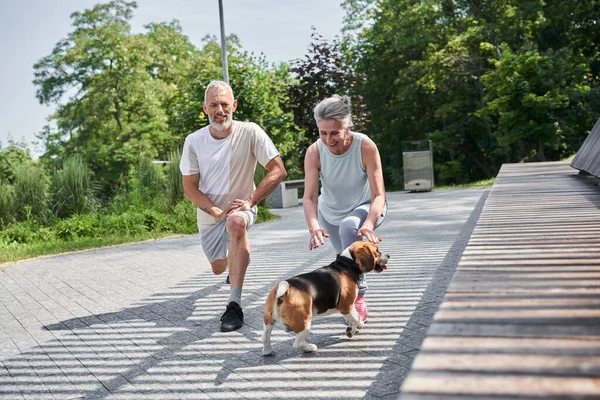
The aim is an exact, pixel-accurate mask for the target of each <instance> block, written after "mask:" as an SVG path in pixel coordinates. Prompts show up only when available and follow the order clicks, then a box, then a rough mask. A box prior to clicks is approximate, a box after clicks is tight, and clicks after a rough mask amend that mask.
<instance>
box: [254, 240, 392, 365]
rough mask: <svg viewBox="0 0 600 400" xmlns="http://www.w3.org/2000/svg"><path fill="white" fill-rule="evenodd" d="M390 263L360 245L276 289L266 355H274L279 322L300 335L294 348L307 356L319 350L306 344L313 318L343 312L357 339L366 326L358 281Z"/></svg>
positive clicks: (268, 306) (270, 299)
mask: <svg viewBox="0 0 600 400" xmlns="http://www.w3.org/2000/svg"><path fill="white" fill-rule="evenodd" d="M388 259H389V255H388V254H383V253H381V252H380V251H379V249H378V248H377V246H376V245H374V244H373V243H370V242H362V241H357V242H354V243H352V244H351V245H350V246H349V247H348V248H346V249H345V250H344V251H343V252H342V253H341V254H339V255H338V256H337V258H336V260H335V261H334V262H332V263H331V264H329V265H327V266H325V267H321V268H319V269H317V270H315V271H313V272H308V273H305V274H301V275H297V276H294V277H292V278H289V279H286V280H285V281H282V282H280V283H278V284H277V285H275V287H273V289H271V292H270V293H269V295H268V296H267V299H266V300H265V310H264V330H263V334H262V341H263V355H265V356H267V355H271V354H273V347H271V332H272V331H273V326H274V325H275V323H276V322H277V321H279V322H281V323H282V324H283V326H284V327H285V330H286V331H287V332H290V331H294V333H295V334H296V340H295V341H294V348H295V349H297V350H302V351H304V352H307V353H309V352H313V351H315V350H317V346H315V345H314V344H312V343H308V342H307V341H306V339H307V338H308V335H309V334H310V325H311V321H312V317H313V315H330V314H333V313H336V312H340V313H341V314H342V315H343V316H344V318H345V319H346V321H347V322H348V327H347V328H346V336H348V337H350V338H351V337H352V336H354V335H355V334H356V333H357V332H358V331H359V330H360V329H362V327H363V324H364V323H363V322H362V321H361V320H360V318H359V316H358V312H357V311H356V309H355V308H354V301H355V300H356V296H357V295H358V280H359V278H360V276H361V275H362V274H364V273H367V272H371V271H375V272H381V271H383V270H385V269H387V266H386V264H387V262H388Z"/></svg>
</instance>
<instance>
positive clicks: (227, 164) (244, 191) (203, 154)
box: [179, 121, 279, 222]
mask: <svg viewBox="0 0 600 400" xmlns="http://www.w3.org/2000/svg"><path fill="white" fill-rule="evenodd" d="M278 155H279V152H278V151H277V148H276V147H275V145H274V144H273V142H272V141H271V138H269V136H268V135H267V134H266V133H265V131H264V130H262V128H261V127H259V126H258V125H257V124H255V123H253V122H240V121H233V131H232V132H231V134H230V135H229V136H227V137H226V138H225V139H215V138H213V137H212V136H211V134H210V131H209V129H208V126H205V127H204V128H202V129H200V130H198V131H196V132H193V133H190V134H189V135H188V136H187V137H186V139H185V143H184V145H183V152H182V154H181V162H180V164H179V169H180V170H181V174H182V175H195V174H200V183H199V187H198V189H199V190H200V191H201V192H202V193H204V194H205V195H206V196H207V197H208V198H209V199H210V200H211V201H212V202H213V203H215V205H216V206H217V207H219V208H221V209H224V208H225V206H226V205H227V202H228V201H230V200H233V199H246V198H248V196H250V194H251V193H252V191H254V189H255V188H256V187H255V185H254V170H255V169H256V162H257V161H258V162H259V163H260V164H261V165H262V166H263V167H264V166H266V165H267V164H268V162H269V161H271V160H272V159H273V158H275V157H277V156H278ZM200 213H201V214H204V215H205V216H207V214H206V213H204V212H203V211H201V210H198V217H199V218H200V217H201V216H202V215H201V214H200ZM199 222H200V221H199Z"/></svg>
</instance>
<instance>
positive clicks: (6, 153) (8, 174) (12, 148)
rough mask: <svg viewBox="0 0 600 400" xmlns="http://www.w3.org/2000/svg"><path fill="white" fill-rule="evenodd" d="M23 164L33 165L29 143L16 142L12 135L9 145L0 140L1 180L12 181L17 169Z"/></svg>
mask: <svg viewBox="0 0 600 400" xmlns="http://www.w3.org/2000/svg"><path fill="white" fill-rule="evenodd" d="M21 165H33V160H32V158H31V154H30V152H29V149H28V148H27V145H26V144H25V143H21V142H15V141H14V140H13V139H12V138H11V137H10V136H9V140H8V146H6V147H4V146H3V145H2V142H0V182H6V183H12V182H13V181H14V175H15V170H16V169H17V168H18V167H19V166H21Z"/></svg>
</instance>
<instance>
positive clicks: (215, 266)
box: [210, 258, 227, 275]
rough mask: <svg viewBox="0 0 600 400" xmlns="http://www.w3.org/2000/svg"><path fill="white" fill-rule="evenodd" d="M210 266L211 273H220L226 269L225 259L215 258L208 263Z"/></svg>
mask: <svg viewBox="0 0 600 400" xmlns="http://www.w3.org/2000/svg"><path fill="white" fill-rule="evenodd" d="M210 266H211V267H212V271H213V274H215V275H221V274H222V273H223V272H225V271H226V270H227V259H226V258H223V259H221V260H215V261H213V262H211V263H210Z"/></svg>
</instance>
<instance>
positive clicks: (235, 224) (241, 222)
mask: <svg viewBox="0 0 600 400" xmlns="http://www.w3.org/2000/svg"><path fill="white" fill-rule="evenodd" d="M246 225H247V223H246V218H244V217H242V216H241V215H232V216H231V217H229V218H227V232H228V233H229V237H232V238H234V237H238V238H239V237H243V236H244V235H246V232H247V231H246Z"/></svg>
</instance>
